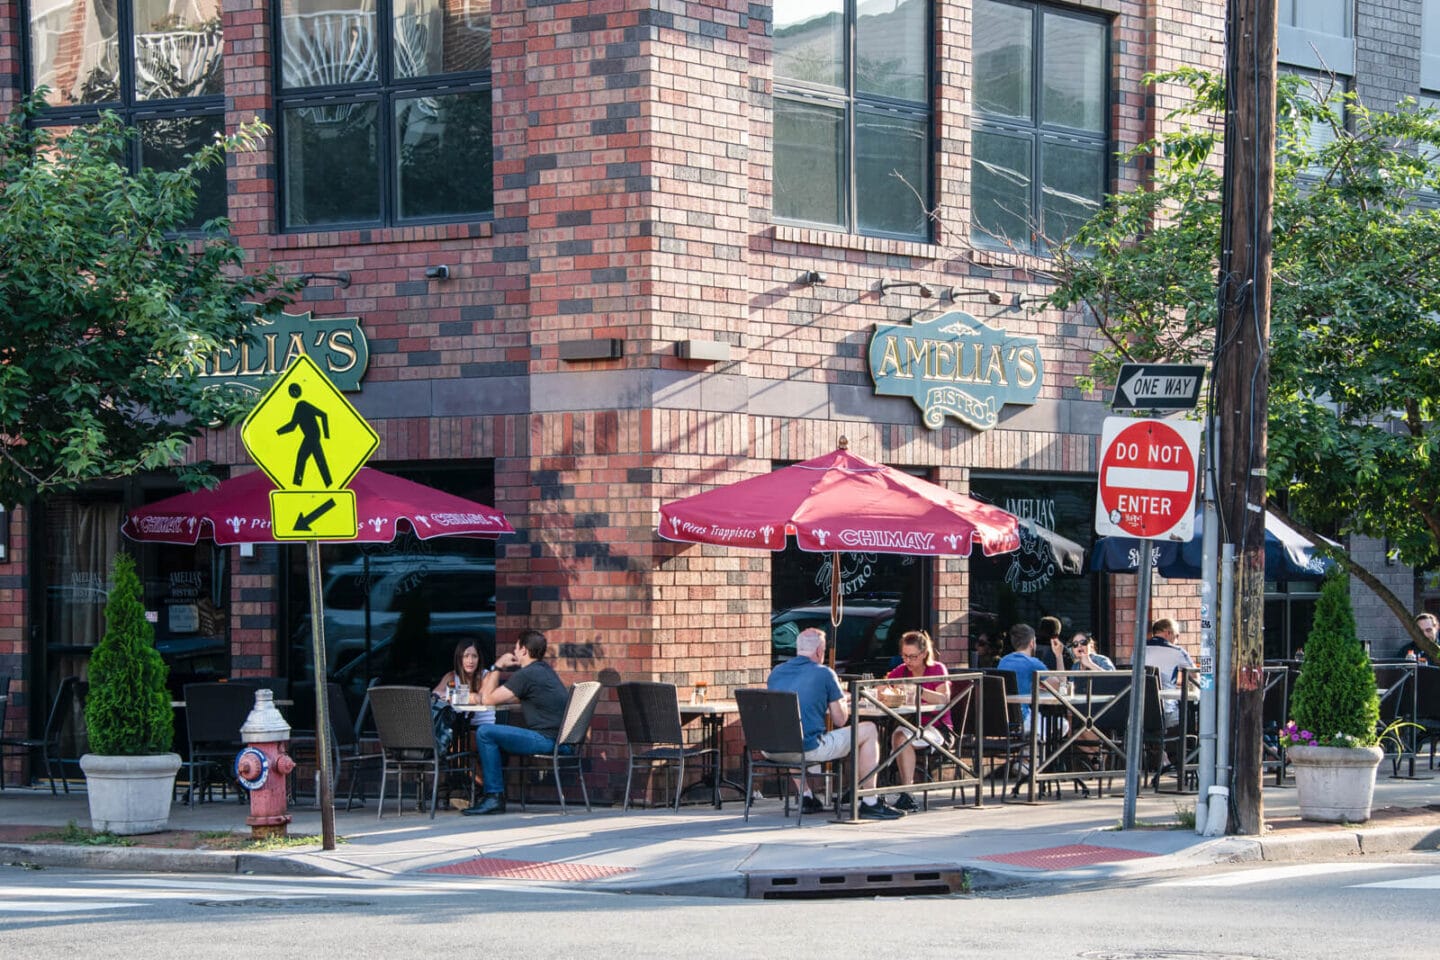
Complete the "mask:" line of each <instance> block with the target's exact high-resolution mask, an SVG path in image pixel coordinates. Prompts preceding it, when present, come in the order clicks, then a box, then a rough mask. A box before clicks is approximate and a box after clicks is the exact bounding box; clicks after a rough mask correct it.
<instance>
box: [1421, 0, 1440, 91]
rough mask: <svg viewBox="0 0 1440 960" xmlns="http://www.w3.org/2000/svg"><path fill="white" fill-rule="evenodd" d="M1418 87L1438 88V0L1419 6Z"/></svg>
mask: <svg viewBox="0 0 1440 960" xmlns="http://www.w3.org/2000/svg"><path fill="white" fill-rule="evenodd" d="M1420 89H1421V90H1440V0H1423V2H1422V4H1421V6H1420Z"/></svg>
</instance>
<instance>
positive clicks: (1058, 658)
mask: <svg viewBox="0 0 1440 960" xmlns="http://www.w3.org/2000/svg"><path fill="white" fill-rule="evenodd" d="M1010 646H1011V648H1012V649H1011V651H1010V652H1009V653H1007V654H1005V656H1003V657H1001V658H1000V662H999V664H997V666H998V667H999V669H1001V670H1009V671H1010V672H1011V673H1013V674H1015V692H1016V693H1018V694H1019V695H1020V696H1022V697H1028V696H1030V690H1031V688H1032V686H1033V685H1034V683H1035V674H1036V673H1038V672H1040V671H1041V670H1048V669H1050V668H1049V667H1047V666H1046V665H1045V661H1043V660H1041V659H1040V658H1039V657H1037V656H1035V628H1034V627H1032V626H1030V624H1028V623H1017V624H1015V625H1014V626H1013V627H1011V628H1010ZM1050 651H1051V653H1052V654H1053V655H1054V657H1055V662H1056V663H1064V662H1065V648H1064V646H1063V645H1062V644H1061V643H1060V638H1059V637H1058V636H1055V637H1051V638H1050ZM1049 685H1050V683H1049V681H1046V686H1049ZM1020 719H1021V721H1022V722H1023V723H1024V725H1025V729H1026V730H1029V729H1030V708H1029V707H1028V706H1022V707H1021V708H1020Z"/></svg>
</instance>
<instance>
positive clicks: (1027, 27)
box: [970, 0, 1110, 253]
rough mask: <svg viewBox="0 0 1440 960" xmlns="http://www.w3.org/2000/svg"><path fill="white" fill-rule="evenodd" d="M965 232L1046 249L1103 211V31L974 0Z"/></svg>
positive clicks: (1065, 15) (1060, 13)
mask: <svg viewBox="0 0 1440 960" xmlns="http://www.w3.org/2000/svg"><path fill="white" fill-rule="evenodd" d="M974 16H975V21H974V56H973V62H974V75H975V80H974V84H975V86H974V123H975V130H974V141H973V144H972V158H971V166H970V184H971V220H970V222H971V234H972V237H973V239H974V240H975V242H976V243H977V244H979V245H981V246H999V247H1007V246H1008V247H1015V248H1017V249H1020V250H1024V251H1028V252H1035V253H1043V252H1044V251H1045V250H1046V249H1047V248H1048V247H1050V246H1052V245H1055V244H1058V243H1060V242H1062V241H1064V240H1065V239H1067V238H1068V237H1070V236H1072V235H1073V234H1074V233H1075V231H1076V229H1078V228H1079V226H1080V225H1081V224H1082V223H1084V222H1085V221H1086V220H1087V219H1089V218H1090V217H1091V216H1092V215H1093V214H1094V213H1095V212H1096V211H1098V210H1099V209H1100V204H1101V201H1102V199H1103V198H1104V196H1105V190H1106V186H1107V184H1108V181H1109V167H1110V149H1109V117H1110V95H1109V94H1110V81H1109V78H1110V57H1109V44H1110V40H1109V27H1108V24H1107V23H1106V22H1105V21H1104V20H1103V19H1100V18H1099V17H1094V16H1089V15H1086V14H1082V13H1077V12H1075V11H1072V10H1061V9H1058V8H1051V7H1045V6H1039V5H1037V4H1032V3H1008V2H1002V0H976V3H975V11H974Z"/></svg>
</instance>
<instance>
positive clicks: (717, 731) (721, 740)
mask: <svg viewBox="0 0 1440 960" xmlns="http://www.w3.org/2000/svg"><path fill="white" fill-rule="evenodd" d="M739 712H740V705H739V704H738V703H736V702H735V701H734V700H701V701H699V702H698V703H697V702H695V701H693V700H692V701H690V702H689V703H683V702H682V703H681V704H680V723H681V724H686V723H689V722H690V721H691V720H694V719H695V718H696V717H699V718H700V728H701V739H702V740H704V742H705V745H706V746H708V747H709V748H710V749H712V750H714V751H715V771H716V773H715V775H714V776H712V777H703V778H701V779H700V780H697V781H695V782H694V783H692V784H690V786H688V787H686V788H685V789H686V790H693V789H694V788H695V787H698V786H708V787H710V788H711V790H712V791H713V797H714V803H715V809H716V810H719V809H720V806H721V797H720V790H721V788H722V787H729V788H730V789H732V790H734V791H736V792H737V793H739V794H740V796H741V797H742V798H743V797H744V796H745V787H744V785H743V784H739V783H736V782H735V781H734V780H728V779H726V777H725V718H726V717H729V716H732V715H734V714H738V713H739Z"/></svg>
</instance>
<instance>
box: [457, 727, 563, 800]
mask: <svg viewBox="0 0 1440 960" xmlns="http://www.w3.org/2000/svg"><path fill="white" fill-rule="evenodd" d="M554 749H555V738H554V737H547V736H545V735H544V734H541V733H536V732H535V731H534V730H529V729H527V728H525V727H512V726H510V725H509V724H508V723H491V724H486V725H485V726H483V727H476V728H475V752H476V753H478V754H479V755H480V775H481V776H483V777H484V778H485V792H486V793H498V794H502V795H503V794H504V793H505V771H504V770H503V769H502V768H501V766H500V751H502V750H503V751H505V752H506V753H544V754H549V753H550V752H551V751H552V750H554ZM570 749H571V748H570V747H565V748H564V750H563V751H562V752H563V753H569V752H570Z"/></svg>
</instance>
